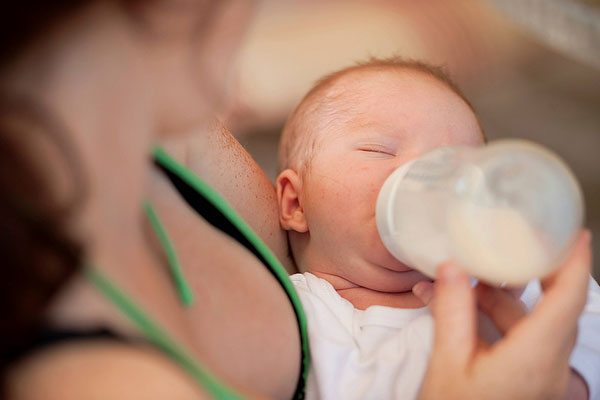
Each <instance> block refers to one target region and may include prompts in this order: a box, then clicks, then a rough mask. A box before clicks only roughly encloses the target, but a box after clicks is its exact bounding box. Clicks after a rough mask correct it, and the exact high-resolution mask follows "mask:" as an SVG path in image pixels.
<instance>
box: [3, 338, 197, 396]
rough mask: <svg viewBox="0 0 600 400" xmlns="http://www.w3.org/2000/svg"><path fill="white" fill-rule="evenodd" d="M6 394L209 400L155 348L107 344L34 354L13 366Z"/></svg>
mask: <svg viewBox="0 0 600 400" xmlns="http://www.w3.org/2000/svg"><path fill="white" fill-rule="evenodd" d="M7 390H8V397H9V398H12V399H17V400H29V399H40V398H44V399H48V400H54V399H56V400H58V399H60V400H70V399H84V398H92V397H93V398H107V399H115V400H118V399H130V398H144V399H165V398H185V399H203V398H208V396H207V395H206V394H205V393H202V391H201V390H202V389H201V388H200V387H198V385H197V384H196V383H195V382H194V381H192V380H191V379H190V378H189V377H188V376H187V375H186V374H185V373H184V372H183V370H181V369H180V368H179V367H178V366H177V365H175V364H174V363H172V362H171V361H170V360H168V359H167V358H165V357H164V356H163V355H162V354H161V353H159V352H158V351H157V350H152V349H151V348H149V347H142V346H135V345H130V344H126V343H115V342H113V341H109V340H94V341H85V342H69V343H64V344H60V345H56V346H52V347H50V348H48V349H44V350H42V351H40V352H37V353H35V354H32V355H31V356H29V357H27V358H26V359H24V360H23V361H21V362H20V363H19V364H17V365H15V366H14V368H12V371H11V373H10V374H9V375H8V379H7Z"/></svg>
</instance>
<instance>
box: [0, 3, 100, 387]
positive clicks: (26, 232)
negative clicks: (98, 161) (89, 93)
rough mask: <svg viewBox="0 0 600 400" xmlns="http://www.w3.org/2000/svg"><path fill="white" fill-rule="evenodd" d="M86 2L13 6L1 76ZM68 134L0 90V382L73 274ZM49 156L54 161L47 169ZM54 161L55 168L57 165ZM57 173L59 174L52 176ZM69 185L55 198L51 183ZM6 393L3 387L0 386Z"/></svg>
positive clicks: (75, 166) (73, 183) (73, 186)
mask: <svg viewBox="0 0 600 400" xmlns="http://www.w3.org/2000/svg"><path fill="white" fill-rule="evenodd" d="M86 3H89V1H84V0H54V1H14V2H9V4H8V5H5V6H3V10H2V17H0V60H1V61H0V71H4V68H5V67H6V66H7V65H9V64H10V63H11V62H12V61H13V60H14V59H16V58H17V57H18V56H19V55H20V54H21V53H22V52H23V51H24V50H25V49H26V48H27V47H28V46H30V45H31V44H32V43H33V42H34V41H35V40H36V39H37V38H39V37H41V35H43V34H44V32H46V31H47V30H48V29H51V28H52V27H53V26H55V25H56V24H59V23H60V21H61V20H62V19H64V18H66V17H68V15H69V14H70V13H73V12H75V11H77V10H78V9H79V8H80V7H82V6H84V5H85V4H86ZM66 137H67V134H66V129H65V127H64V126H62V124H61V123H60V121H58V120H57V119H56V118H54V117H53V116H52V115H51V113H49V112H48V111H47V110H46V109H45V108H44V107H43V106H42V105H41V104H38V103H37V102H36V101H34V100H33V99H29V98H24V97H22V96H20V95H17V94H15V93H7V91H6V90H5V89H0V266H1V267H0V314H1V316H2V317H1V318H0V332H1V338H2V339H1V340H0V378H2V383H3V381H4V377H5V374H6V371H7V368H8V367H9V366H10V363H11V362H13V361H14V359H15V357H18V356H19V355H21V354H22V353H23V352H25V351H26V349H28V348H29V347H30V346H31V345H32V342H33V341H34V339H35V337H36V335H38V334H39V331H40V330H41V329H42V328H43V324H44V320H43V318H44V314H45V312H46V309H47V307H48V306H49V304H50V303H51V300H52V298H53V297H54V296H55V295H56V294H57V293H58V292H59V291H60V290H61V288H63V287H64V285H65V284H66V283H67V282H68V281H69V279H70V278H71V277H72V276H73V275H74V274H75V273H76V272H77V271H78V270H79V268H80V267H81V265H82V259H83V246H82V244H81V241H80V240H78V239H76V238H75V237H74V235H73V234H72V233H71V231H72V229H71V228H70V225H71V220H72V218H73V215H74V214H75V213H76V210H77V209H78V208H79V206H80V205H81V204H82V202H83V199H84V197H85V185H84V181H85V180H84V179H83V178H82V176H83V173H82V170H81V167H82V166H81V164H80V163H78V162H77V157H76V152H75V151H74V150H73V149H72V148H71V146H70V143H69V142H68V140H66ZM48 154H52V155H53V157H50V159H52V160H53V162H51V163H47V162H45V161H44V160H48V157H47V156H48ZM57 160H58V161H57ZM58 170H59V171H58ZM61 171H62V173H63V175H64V176H66V177H67V181H68V182H69V184H68V186H69V190H67V192H68V193H67V194H65V193H64V192H65V191H64V190H62V191H61V193H59V191H57V189H56V188H55V187H54V184H55V182H56V180H55V179H53V175H55V174H60V173H61ZM2 386H4V385H2Z"/></svg>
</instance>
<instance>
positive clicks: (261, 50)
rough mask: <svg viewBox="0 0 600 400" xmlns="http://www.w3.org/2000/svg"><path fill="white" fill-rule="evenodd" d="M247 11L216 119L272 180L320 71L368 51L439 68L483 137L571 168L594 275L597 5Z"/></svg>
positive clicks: (329, 5) (599, 249) (563, 1)
mask: <svg viewBox="0 0 600 400" xmlns="http://www.w3.org/2000/svg"><path fill="white" fill-rule="evenodd" d="M256 12H257V18H256V21H255V23H254V25H253V26H252V27H251V30H250V34H249V36H248V38H247V41H246V42H245V44H244V47H243V51H242V54H241V58H240V69H239V72H240V74H239V81H238V83H237V85H236V87H235V90H237V96H236V98H237V101H236V104H235V105H234V107H233V108H232V109H231V110H230V113H229V114H228V115H227V116H225V118H226V119H227V120H228V123H229V124H230V126H231V127H232V129H233V131H234V133H235V134H236V135H237V136H238V137H239V138H240V140H241V141H242V143H243V144H244V145H245V146H246V148H247V149H248V150H249V151H250V152H251V153H252V154H253V155H254V156H255V158H256V159H257V160H258V162H259V163H260V164H261V165H262V166H263V168H264V169H265V170H266V171H267V173H268V175H269V176H270V177H271V178H273V177H274V176H275V175H276V152H277V141H278V135H279V132H280V129H281V127H282V124H283V123H284V121H285V118H286V116H287V114H288V113H289V112H290V111H291V109H292V108H293V106H294V105H295V104H296V103H297V102H298V101H299V100H300V98H301V97H302V95H303V94H304V93H305V92H306V91H307V90H308V89H309V88H310V86H311V85H312V84H313V83H314V82H315V80H317V79H318V78H319V77H320V76H322V75H323V74H326V73H328V72H331V71H333V70H335V69H337V68H340V67H344V66H347V65H349V64H352V63H353V62H356V61H360V60H365V59H366V58H368V57H369V56H381V57H385V56H391V55H401V56H404V57H408V58H416V59H422V60H426V61H428V62H431V63H434V64H438V65H444V66H446V68H447V70H448V71H449V72H450V74H451V76H452V77H453V78H454V79H455V80H456V81H457V83H458V84H459V85H460V86H461V87H462V88H463V89H464V91H465V93H466V94H467V96H468V97H469V98H470V99H471V101H472V103H473V104H474V106H475V108H476V110H477V112H478V114H479V116H480V119H481V122H482V125H483V127H484V129H485V131H486V133H487V135H488V137H489V138H490V139H496V138H502V137H519V138H527V139H531V140H534V141H536V142H539V143H542V144H543V145H545V146H547V147H549V148H551V149H552V150H554V151H555V152H557V153H558V154H559V155H560V156H562V157H563V158H564V159H565V160H566V161H567V163H568V164H569V165H570V166H571V167H572V169H573V170H574V172H575V174H576V175H577V177H578V178H579V180H580V181H581V184H582V186H583V190H584V194H585V201H586V207H587V209H586V224H587V226H589V227H590V228H591V229H592V231H593V232H595V233H596V235H595V237H594V249H595V255H596V257H595V259H596V260H597V261H596V263H595V277H596V279H600V1H598V0H486V1H484V0H452V1H450V0H427V1H412V0H404V1H383V0H380V1H369V2H367V1H316V0H312V1H306V0H305V1H290V0H287V1H284V0H271V1H264V2H262V3H260V5H259V8H258V10H257V11H256Z"/></svg>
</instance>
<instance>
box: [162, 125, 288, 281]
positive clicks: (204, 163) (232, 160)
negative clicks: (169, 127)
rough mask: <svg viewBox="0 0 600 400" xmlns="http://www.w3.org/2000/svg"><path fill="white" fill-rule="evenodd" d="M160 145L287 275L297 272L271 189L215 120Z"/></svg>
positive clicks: (225, 130) (252, 162) (261, 172)
mask: <svg viewBox="0 0 600 400" xmlns="http://www.w3.org/2000/svg"><path fill="white" fill-rule="evenodd" d="M161 144H162V145H163V146H164V147H165V149H166V150H167V151H168V152H169V154H170V155H171V156H173V157H174V158H175V159H176V160H177V161H179V162H181V163H182V164H183V165H185V166H186V167H188V168H189V169H191V170H192V171H193V172H195V173H196V174H197V175H198V176H200V177H201V178H202V180H204V181H205V182H207V183H208V184H209V185H210V186H212V187H213V188H214V189H215V190H217V191H218V192H219V193H220V194H221V195H222V196H223V197H224V198H225V199H226V200H227V201H228V202H229V204H230V205H231V206H232V207H233V208H234V209H235V210H236V211H237V212H238V213H239V214H240V215H241V217H242V218H243V219H244V220H245V221H246V222H247V223H248V224H249V225H250V227H251V228H252V229H254V231H255V232H256V233H257V234H258V235H259V236H260V238H261V239H262V240H263V241H264V242H265V243H266V244H267V245H268V246H269V248H270V249H271V250H272V251H273V253H275V255H276V256H277V258H278V259H279V260H280V261H281V263H282V264H283V266H284V267H285V269H286V270H287V271H288V272H289V273H295V272H297V269H296V267H295V265H294V263H293V261H292V259H291V257H290V255H289V251H288V242H287V235H286V234H285V232H284V231H283V230H282V229H281V228H280V226H279V215H278V211H277V198H276V196H275V188H274V186H273V184H272V183H271V182H270V181H269V178H267V176H266V175H265V173H264V171H263V170H262V169H261V168H260V167H259V166H258V164H257V163H256V161H254V159H253V158H252V156H250V154H249V153H248V152H247V151H246V150H245V149H244V148H243V147H242V145H241V144H240V143H239V142H238V141H237V140H236V139H235V138H234V137H233V136H232V135H231V133H230V132H229V130H228V129H227V128H226V127H225V126H223V125H222V124H221V123H220V122H219V121H216V120H215V121H213V122H211V123H209V124H206V125H205V126H202V127H198V128H197V129H195V130H193V131H191V132H189V133H182V134H180V135H170V136H169V139H168V140H167V141H163V142H162V143H161Z"/></svg>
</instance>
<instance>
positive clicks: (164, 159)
mask: <svg viewBox="0 0 600 400" xmlns="http://www.w3.org/2000/svg"><path fill="white" fill-rule="evenodd" d="M153 155H154V158H155V160H157V161H159V162H160V164H161V165H162V166H164V167H166V168H168V169H169V170H171V171H172V172H173V173H175V174H176V175H177V176H178V177H180V178H181V179H183V180H184V181H185V182H186V183H187V184H188V185H190V186H192V187H193V188H194V189H195V190H196V191H198V192H199V193H201V194H202V196H204V197H205V198H206V199H207V200H208V201H210V203H211V204H212V205H213V206H215V207H216V208H217V209H218V210H219V211H220V212H222V213H223V214H224V215H226V216H227V218H228V219H229V221H230V222H231V223H232V224H233V225H235V226H236V227H237V229H238V230H239V231H240V232H241V233H242V234H243V235H244V236H245V237H246V239H248V241H249V242H250V243H252V244H253V245H254V246H255V248H256V249H257V251H258V252H259V253H260V254H261V255H262V256H263V257H264V259H265V260H267V261H268V263H269V266H268V267H269V268H270V269H271V271H272V272H273V274H274V275H275V277H276V278H277V280H278V281H279V283H280V284H281V285H282V286H283V288H284V289H285V291H286V293H287V295H288V297H289V299H290V301H291V303H292V306H293V308H294V311H295V314H296V319H297V321H298V326H299V329H300V340H301V345H302V354H303V359H302V377H303V380H304V382H306V380H307V378H308V371H309V368H310V352H309V344H308V330H307V323H306V315H305V314H304V308H303V307H302V303H301V301H300V297H299V296H298V293H297V292H296V289H295V288H294V285H293V284H292V282H291V280H290V278H289V276H288V274H287V272H286V270H285V268H284V267H283V265H281V263H280V262H279V259H278V258H277V257H276V256H275V254H273V252H272V251H271V249H269V247H268V246H267V245H266V244H265V243H264V242H263V241H262V239H260V238H259V237H258V235H257V234H256V233H255V232H254V231H253V230H252V228H250V226H249V225H248V224H247V223H246V222H245V221H244V220H243V219H242V217H240V216H239V215H238V213H237V212H236V211H235V210H234V209H233V208H231V206H230V205H229V204H228V203H227V201H226V200H225V199H223V197H221V195H220V194H219V193H217V192H216V191H215V190H214V189H213V188H211V187H210V186H208V185H207V184H206V183H205V182H204V181H202V180H201V179H200V178H199V177H198V176H197V175H196V174H194V173H193V172H192V171H190V170H188V169H187V168H186V167H184V166H183V165H181V164H179V163H178V162H177V161H175V160H173V159H172V158H171V156H170V155H169V154H168V153H167V152H166V151H165V150H164V149H163V148H161V147H155V148H154V150H153ZM300 396H301V397H302V395H300Z"/></svg>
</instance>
